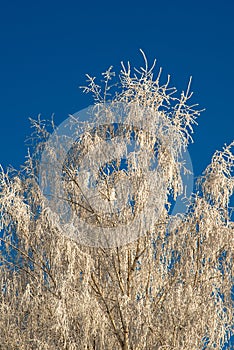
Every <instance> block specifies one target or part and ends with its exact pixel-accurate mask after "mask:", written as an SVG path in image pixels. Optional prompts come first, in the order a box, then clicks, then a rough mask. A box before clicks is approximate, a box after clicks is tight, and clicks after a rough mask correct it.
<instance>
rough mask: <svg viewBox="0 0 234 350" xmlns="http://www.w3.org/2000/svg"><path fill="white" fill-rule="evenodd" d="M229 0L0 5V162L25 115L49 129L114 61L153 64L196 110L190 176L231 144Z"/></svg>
mask: <svg viewBox="0 0 234 350" xmlns="http://www.w3.org/2000/svg"><path fill="white" fill-rule="evenodd" d="M233 18H234V2H233V1H231V0H229V1H224V2H222V3H221V1H209V0H206V1H204V0H203V1H200V0H197V1H185V0H184V1H173V0H169V1H165V2H164V1H158V0H154V1H142V2H137V1H116V2H110V1H101V2H95V1H84V2H81V1H67V2H65V1H53V0H52V1H48V2H47V1H45V0H41V1H40V2H34V1H24V0H22V1H8V2H6V1H5V2H4V1H1V8H0V45H1V46H0V49H1V55H0V102H1V103H0V118H1V126H0V127H1V134H0V135H1V138H0V163H2V164H3V165H4V166H6V165H8V164H12V165H13V166H15V167H18V166H19V164H21V163H22V162H23V161H24V156H25V154H26V147H25V145H24V140H25V138H26V136H27V135H29V134H30V132H31V131H30V126H29V122H28V118H29V117H33V118H36V117H37V115H38V114H39V113H41V115H42V117H44V118H50V117H51V115H52V113H55V122H56V123H57V124H59V123H60V122H61V121H63V120H64V119H65V118H66V117H67V116H68V114H69V113H74V112H76V111H78V110H80V109H81V108H84V107H86V106H87V105H88V104H90V103H91V99H90V98H89V97H88V96H87V95H83V94H82V92H81V90H79V86H80V85H84V83H85V73H89V74H91V75H95V76H98V75H99V74H100V73H101V72H103V71H104V70H105V69H107V68H108V67H109V66H110V65H114V68H115V69H116V71H118V70H119V68H120V61H121V60H124V61H125V62H126V61H127V60H130V61H131V62H132V64H133V65H136V66H137V65H139V64H141V63H142V57H141V55H140V53H139V48H142V49H143V50H144V51H145V53H146V54H147V56H148V58H149V61H151V62H152V61H153V58H157V60H158V61H157V62H158V67H161V66H162V67H163V69H164V77H166V74H171V76H172V85H175V86H177V87H178V89H179V90H181V89H185V88H186V85H187V82H188V79H189V76H190V75H192V76H193V83H192V90H193V91H194V98H193V102H198V103H199V104H200V106H201V108H206V111H205V112H204V113H202V116H201V117H200V120H199V126H198V127H196V129H195V135H194V140H195V143H194V144H193V145H191V147H190V153H191V156H192V160H193V165H194V171H195V174H196V175H199V174H200V173H201V171H203V170H204V168H205V167H206V165H207V164H208V163H209V160H210V158H211V156H212V154H213V152H214V151H215V150H216V149H220V148H221V147H222V146H223V144H224V143H225V142H227V143H229V142H230V141H232V139H234V135H233V134H234V132H233V126H234V123H233V120H234V119H233V118H234V112H233V99H234V97H233V93H234V86H233V81H234V69H233V63H234V28H233V26H234V21H233Z"/></svg>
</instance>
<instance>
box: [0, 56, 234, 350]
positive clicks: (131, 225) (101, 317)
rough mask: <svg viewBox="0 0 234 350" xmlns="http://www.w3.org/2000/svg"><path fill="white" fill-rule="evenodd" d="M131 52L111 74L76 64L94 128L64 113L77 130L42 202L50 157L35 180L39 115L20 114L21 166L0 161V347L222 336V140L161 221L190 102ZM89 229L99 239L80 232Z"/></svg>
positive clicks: (226, 333)
mask: <svg viewBox="0 0 234 350" xmlns="http://www.w3.org/2000/svg"><path fill="white" fill-rule="evenodd" d="M142 54H143V53H142ZM143 58H144V60H145V66H144V67H142V68H140V69H139V70H133V72H132V69H131V67H130V64H128V65H127V66H125V65H122V70H121V72H120V79H119V83H118V85H116V84H115V82H113V81H114V79H115V74H114V73H113V71H112V67H111V68H110V69H109V70H107V72H105V73H104V74H103V79H104V81H103V82H102V84H100V85H98V84H96V81H95V79H94V78H91V77H90V76H88V85H87V87H85V88H84V91H85V92H91V93H93V95H94V100H95V105H94V108H93V113H95V117H96V121H97V123H96V124H95V125H102V126H105V125H106V129H105V127H103V128H104V129H103V128H102V129H98V128H93V126H92V125H91V126H90V124H89V125H88V124H87V125H86V124H83V125H82V124H81V123H79V122H77V120H76V119H75V118H74V119H73V122H74V124H73V126H72V128H73V132H74V135H75V133H76V128H79V129H82V130H83V133H82V135H83V136H82V137H78V138H77V139H76V142H75V143H73V147H72V148H71V147H69V149H70V151H69V152H68V151H67V150H64V148H62V147H61V149H59V151H60V152H61V154H65V153H66V155H67V156H66V157H65V161H64V162H63V163H62V164H60V170H61V169H62V171H63V180H62V185H63V187H62V191H63V192H62V194H63V196H64V198H63V200H64V201H66V202H67V203H68V204H69V205H68V204H66V206H64V202H60V201H59V198H57V199H55V200H54V202H55V203H54V207H53V206H52V207H51V205H48V198H46V195H45V191H44V190H45V189H50V190H51V191H54V192H53V193H54V194H56V193H61V192H57V191H61V188H59V186H61V181H60V184H57V181H56V176H57V174H58V173H57V170H56V168H55V167H54V168H53V167H51V168H50V169H51V173H49V176H48V174H47V176H46V177H43V176H42V177H41V180H42V186H39V185H38V181H37V180H38V173H39V167H40V166H39V164H40V155H41V154H42V152H44V151H45V150H46V152H47V154H48V155H49V157H50V158H49V159H50V162H52V161H54V162H55V163H54V164H55V165H56V166H57V165H58V164H57V158H56V157H57V155H58V154H57V153H55V152H54V149H53V147H52V148H50V146H51V143H50V142H47V141H48V139H49V137H50V134H49V132H48V131H47V129H46V124H45V123H44V122H43V121H42V120H40V119H39V120H38V121H32V123H33V126H34V130H35V132H34V133H33V140H34V143H35V144H36V146H35V151H34V153H33V155H32V156H31V155H30V154H29V155H28V157H27V161H26V163H25V164H24V167H23V170H22V171H21V172H17V175H15V172H4V170H3V169H1V176H0V187H1V197H0V211H1V214H0V215H1V236H0V241H1V245H2V249H1V251H0V258H1V265H0V284H1V294H0V315H1V316H0V344H1V345H0V347H1V348H2V349H12V350H15V349H22V350H23V349H28V350H32V349H43V350H44V349H49V350H53V349H67V350H75V349H79V350H88V349H96V350H102V349H103V350H109V349H110V350H112V349H123V350H130V349H131V350H142V349H147V350H165V349H167V350H171V349H174V350H183V349H184V350H188V349H191V350H197V349H204V344H206V349H213V348H215V347H216V349H222V347H223V344H224V343H225V342H226V341H228V339H229V338H230V336H231V332H232V326H233V308H232V305H233V304H232V303H233V301H232V298H231V288H232V284H233V247H234V242H233V231H234V224H233V222H232V221H231V208H230V196H231V195H232V193H233V165H234V156H233V153H232V148H233V144H231V145H229V146H225V147H224V149H223V150H222V151H219V152H216V153H215V154H214V156H213V158H212V161H211V164H210V165H209V166H208V167H207V169H206V170H205V171H204V173H203V175H202V177H201V178H200V179H199V181H198V183H197V192H196V193H194V194H193V196H192V199H190V201H189V202H188V211H187V213H186V215H184V216H183V217H182V218H179V217H178V218H175V220H174V221H173V223H172V221H171V219H172V218H171V216H170V211H169V208H170V203H169V197H170V196H172V197H173V198H174V199H176V198H177V196H178V195H179V194H180V193H181V191H182V189H183V182H182V178H181V169H182V168H183V166H184V164H182V163H181V162H180V161H179V159H180V158H179V157H180V154H181V152H182V151H183V150H185V149H186V148H187V146H188V144H189V142H191V141H192V138H191V134H192V131H193V129H192V127H193V125H194V123H196V118H197V117H198V116H199V111H198V110H197V108H196V105H189V103H188V102H189V99H190V97H191V93H190V92H189V88H188V90H187V91H186V92H182V94H181V95H180V97H176V91H175V89H172V88H169V78H168V81H167V82H166V84H161V83H160V81H159V80H160V79H159V78H160V73H159V74H158V76H157V77H156V79H155V78H154V76H153V71H154V65H155V64H154V65H153V67H148V63H147V60H146V58H145V56H144V54H143ZM112 82H113V84H112ZM112 85H114V86H113V89H114V92H115V94H113V95H111V86H112ZM189 85H190V84H189ZM116 106H118V110H119V108H120V106H121V108H123V113H124V114H125V116H126V115H127V119H125V123H124V124H121V118H120V120H119V124H118V125H120V129H119V134H118V132H117V133H116V135H115V137H114V138H113V139H112V140H111V141H112V142H110V143H109V146H108V147H107V146H106V143H105V144H104V142H103V137H102V133H101V130H102V132H105V133H106V132H107V131H108V132H110V125H112V126H113V111H114V110H115V109H116ZM121 125H122V126H121ZM53 128H54V126H53V122H52V129H53ZM53 130H54V132H55V129H53ZM103 130H104V131H103ZM112 132H115V130H112ZM54 135H56V132H55V134H54ZM77 135H80V130H79V132H77ZM133 135H134V137H133ZM155 135H156V136H155ZM57 136H58V135H57ZM133 141H134V142H133ZM59 144H60V143H59ZM156 146H157V147H156ZM128 147H130V152H129V151H128ZM156 148H157V149H156ZM57 151H58V148H57ZM65 151H66V152H65ZM64 152H65V153H64ZM104 153H105V154H106V159H110V160H111V162H110V163H109V164H107V165H105V164H103V163H101V159H103V158H101V157H102V156H103V154H104ZM99 156H100V157H99ZM110 156H111V157H110ZM121 159H125V162H127V165H128V166H127V167H125V166H124V165H123V164H121ZM152 164H153V165H152ZM154 164H156V166H155V167H154ZM105 166H106V167H105ZM112 168H113V169H112ZM53 169H54V170H53ZM40 170H41V171H42V170H43V168H42V169H40ZM42 173H43V171H42ZM152 173H153V176H152ZM41 175H42V174H41ZM53 179H54V184H53V182H52V180H53ZM43 181H44V182H43ZM52 184H53V185H54V187H53V189H52ZM56 186H57V187H56ZM53 193H52V194H53ZM129 198H130V199H131V200H132V202H130V204H129ZM133 203H134V204H133ZM157 203H158V204H157ZM63 208H66V209H67V208H69V211H68V213H65V214H64V213H63ZM53 209H59V210H60V211H61V214H59V213H60V212H59V210H53ZM67 217H69V219H71V218H72V225H73V226H74V227H75V230H76V231H78V232H79V233H80V235H81V236H82V234H83V236H82V237H81V238H80V240H77V237H76V236H75V234H74V232H75V233H76V231H74V230H73V231H72V230H71V223H70V224H69V222H68V221H67ZM65 219H66V220H65ZM66 225H67V226H66ZM66 228H67V231H70V232H68V234H67V235H64V230H66ZM120 228H121V229H120ZM135 231H136V232H135ZM102 232H104V233H105V235H108V234H109V237H106V236H105V239H106V240H107V241H108V242H111V243H112V244H110V246H105V245H104V244H100V245H99V246H98V245H97V244H93V245H92V244H91V243H92V241H93V239H94V237H96V236H97V235H98V234H99V235H101V233H102ZM115 234H116V235H118V234H121V241H120V240H119V238H118V237H115V238H113V239H112V238H111V237H112V236H111V235H115ZM129 236H131V240H129V239H128V237H129ZM123 237H126V240H125V241H123ZM111 239H112V240H111ZM113 242H114V244H113ZM120 243H121V244H120Z"/></svg>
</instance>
